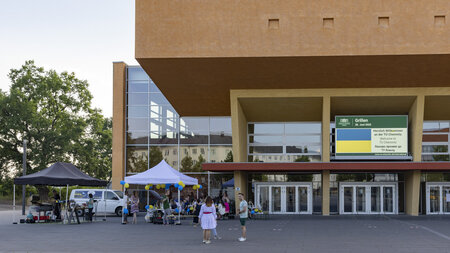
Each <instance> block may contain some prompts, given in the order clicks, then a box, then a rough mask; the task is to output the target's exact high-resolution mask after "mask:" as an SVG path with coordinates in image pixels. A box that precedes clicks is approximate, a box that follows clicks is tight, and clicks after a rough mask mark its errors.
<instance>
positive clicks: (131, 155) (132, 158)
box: [126, 146, 148, 173]
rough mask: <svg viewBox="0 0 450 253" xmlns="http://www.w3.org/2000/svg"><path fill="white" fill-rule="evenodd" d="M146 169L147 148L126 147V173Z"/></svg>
mask: <svg viewBox="0 0 450 253" xmlns="http://www.w3.org/2000/svg"><path fill="white" fill-rule="evenodd" d="M147 169H148V147H147V146H145V147H127V162H126V171H127V173H129V172H143V171H146V170H147Z"/></svg>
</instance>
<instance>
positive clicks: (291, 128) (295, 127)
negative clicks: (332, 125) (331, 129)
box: [285, 123, 322, 135]
mask: <svg viewBox="0 0 450 253" xmlns="http://www.w3.org/2000/svg"><path fill="white" fill-rule="evenodd" d="M285 131H286V134H287V135H290V134H320V133H321V132H322V124H321V123H287V124H286V126H285Z"/></svg>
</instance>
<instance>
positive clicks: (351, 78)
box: [113, 0, 450, 215]
mask: <svg viewBox="0 0 450 253" xmlns="http://www.w3.org/2000/svg"><path fill="white" fill-rule="evenodd" d="M449 10H450V2H449V1H440V0H433V1H429V0H414V1H398V0H386V1H378V0H368V1H332V0H321V1H308V0H282V1H270V0H258V1H252V0H248V1H247V0H245V1H242V0H220V1H219V0H211V1H201V0H179V1H158V0H137V1H136V52H135V53H136V55H135V57H136V59H137V61H138V62H139V64H140V65H141V67H142V69H143V70H144V71H145V73H143V72H142V73H140V74H136V73H134V72H136V71H140V70H141V69H140V68H137V67H129V66H126V64H124V63H115V64H114V115H113V186H114V187H119V186H118V182H119V181H120V179H121V178H122V177H123V176H124V175H125V174H126V173H128V172H130V171H131V170H130V168H133V166H134V165H129V164H128V163H129V162H128V161H129V160H130V157H132V156H133V155H132V154H131V153H132V152H134V151H135V150H139V149H143V150H144V151H145V150H146V151H145V152H147V153H146V154H147V157H148V156H150V158H146V160H145V161H144V163H143V164H145V165H146V166H147V167H150V165H151V160H152V152H151V147H153V146H161V147H162V146H164V147H166V146H170V145H172V146H173V147H176V151H173V150H172V153H171V152H170V150H169V152H168V153H167V155H169V154H170V153H171V154H175V153H174V152H176V154H177V159H176V161H175V159H173V162H172V164H171V165H173V166H174V167H177V166H178V168H182V165H180V164H181V163H182V160H183V157H181V156H180V153H181V151H180V150H182V149H183V148H184V147H186V148H185V150H192V148H190V149H189V148H188V147H192V146H198V147H200V148H201V147H203V148H205V150H204V154H205V155H204V156H203V158H205V160H206V161H205V162H204V163H202V164H201V165H202V168H203V170H204V171H205V173H207V174H201V173H200V174H201V175H207V178H206V176H205V177H204V178H206V179H205V180H203V182H205V183H206V184H208V189H209V194H214V193H215V191H214V189H218V188H220V183H223V182H224V181H225V180H227V179H229V178H231V177H234V190H235V191H234V192H235V194H237V193H238V192H243V193H244V194H245V195H246V196H247V197H248V198H249V199H251V200H252V201H253V202H254V203H255V205H257V206H259V207H260V208H261V209H263V210H264V211H267V212H270V213H284V214H309V213H319V214H323V215H328V214H330V213H338V214H386V213H390V214H398V213H405V214H409V215H418V214H445V213H447V214H448V213H450V163H449V142H450V138H449V134H450V133H449V123H450V24H449V21H448V20H449V18H450V16H449V14H450V13H449ZM133 71H134V72H133ZM132 72H133V73H132ZM139 75H140V76H141V78H135V76H139ZM146 75H148V76H150V78H151V79H149V78H148V76H146ZM155 84H156V85H155ZM152 89H153V90H152ZM152 94H153V95H152ZM133 115H134V116H133ZM142 115H144V117H142ZM354 116H357V117H354ZM142 118H144V119H142ZM336 119H339V121H337V120H336ZM155 120H156V121H158V122H156V121H155ZM154 121H155V122H154ZM349 124H350V125H349ZM213 125H214V127H213ZM133 127H136V128H135V129H133ZM127 136H128V137H127ZM220 136H222V138H220ZM224 136H228V137H229V138H225V137H224ZM382 136H385V137H382ZM386 136H387V137H386ZM139 138H141V139H142V138H143V139H145V140H144V141H143V142H142V143H140V144H139V143H136V140H137V139H139ZM213 139H214V140H216V139H217V143H215V142H214V141H212V140H213ZM189 140H195V141H193V142H190V141H189ZM138 142H139V141H138ZM216 146H217V148H219V147H221V148H222V149H224V150H227V149H228V148H229V149H230V150H231V149H232V154H233V163H225V162H221V161H224V160H225V158H226V154H227V152H226V151H224V152H222V153H223V154H222V156H220V157H218V158H216V159H212V158H211V156H212V149H213V148H216ZM195 149H197V148H195ZM186 152H187V151H185V152H183V154H186V155H187V154H188V153H189V152H187V153H186ZM196 152H197V151H196ZM191 153H193V151H192V152H191ZM148 154H149V155H148ZM192 155H193V154H192ZM193 157H195V155H193ZM194 163H195V162H194ZM127 166H128V169H127ZM144 167H145V166H144ZM206 171H207V172H206ZM211 175H213V177H214V178H216V179H217V182H216V183H215V184H214V183H211V182H212V179H211Z"/></svg>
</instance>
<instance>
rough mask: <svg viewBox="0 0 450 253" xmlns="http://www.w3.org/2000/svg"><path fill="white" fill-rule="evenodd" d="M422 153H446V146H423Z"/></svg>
mask: <svg viewBox="0 0 450 253" xmlns="http://www.w3.org/2000/svg"><path fill="white" fill-rule="evenodd" d="M422 153H448V145H423V146H422Z"/></svg>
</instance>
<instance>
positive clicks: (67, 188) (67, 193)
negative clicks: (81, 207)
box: [66, 185, 69, 210]
mask: <svg viewBox="0 0 450 253" xmlns="http://www.w3.org/2000/svg"><path fill="white" fill-rule="evenodd" d="M68 196H69V185H67V186H66V210H67V197H68Z"/></svg>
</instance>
